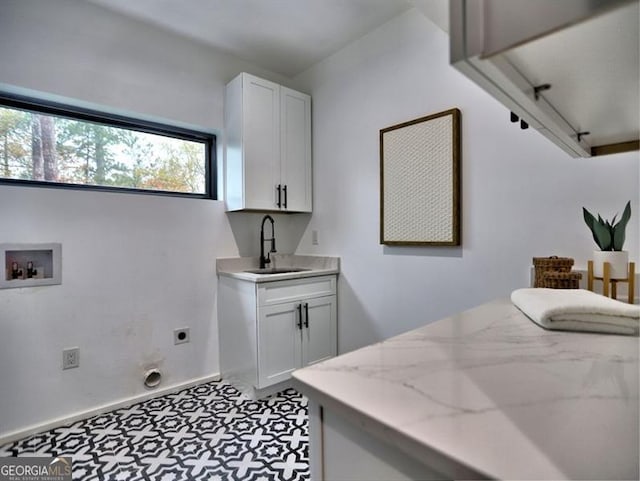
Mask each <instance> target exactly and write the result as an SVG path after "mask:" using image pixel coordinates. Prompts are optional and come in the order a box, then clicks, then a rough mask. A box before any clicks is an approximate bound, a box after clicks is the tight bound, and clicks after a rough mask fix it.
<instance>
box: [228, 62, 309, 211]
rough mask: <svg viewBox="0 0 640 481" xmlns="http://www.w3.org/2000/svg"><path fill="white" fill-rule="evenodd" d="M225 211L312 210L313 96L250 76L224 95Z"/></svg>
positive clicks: (233, 84) (242, 77) (244, 76)
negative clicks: (225, 142) (225, 143)
mask: <svg viewBox="0 0 640 481" xmlns="http://www.w3.org/2000/svg"><path fill="white" fill-rule="evenodd" d="M225 129H226V134H227V147H226V154H227V155H226V202H227V210H230V211H235V210H259V211H285V212H311V97H310V96H308V95H306V94H303V93H300V92H296V91H294V90H291V89H289V88H286V87H283V86H281V85H278V84H276V83H273V82H270V81H268V80H264V79H261V78H258V77H255V76H253V75H249V74H247V73H242V74H240V75H239V76H237V77H236V78H235V79H233V80H232V81H231V82H230V83H229V84H228V85H227V88H226V93H225Z"/></svg>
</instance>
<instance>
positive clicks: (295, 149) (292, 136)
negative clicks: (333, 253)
mask: <svg viewBox="0 0 640 481" xmlns="http://www.w3.org/2000/svg"><path fill="white" fill-rule="evenodd" d="M280 124H281V137H280V138H281V143H280V149H281V154H280V155H281V178H282V184H283V186H286V201H287V202H286V206H284V207H285V209H286V210H290V211H295V212H311V97H310V96H308V95H306V94H303V93H300V92H296V91H295V90H291V89H288V88H286V87H281V89H280ZM283 200H284V199H283Z"/></svg>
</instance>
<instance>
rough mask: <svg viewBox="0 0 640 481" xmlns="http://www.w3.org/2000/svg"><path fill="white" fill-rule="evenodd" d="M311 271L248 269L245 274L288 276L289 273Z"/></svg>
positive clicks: (279, 268) (281, 268)
mask: <svg viewBox="0 0 640 481" xmlns="http://www.w3.org/2000/svg"><path fill="white" fill-rule="evenodd" d="M310 270H311V269H305V268H302V267H265V268H264V269H248V270H246V271H244V272H248V273H249V274H269V275H271V274H288V273H289V272H303V271H310Z"/></svg>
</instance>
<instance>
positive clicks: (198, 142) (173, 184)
mask: <svg viewBox="0 0 640 481" xmlns="http://www.w3.org/2000/svg"><path fill="white" fill-rule="evenodd" d="M215 140H216V139H215V136H213V135H211V134H207V133H203V132H197V131H192V130H188V129H183V128H179V127H171V126H166V125H161V124H156V123H153V122H147V121H141V120H135V119H130V118H125V117H120V116H115V115H110V114H103V113H99V112H95V111H88V110H84V109H79V108H75V107H70V106H66V105H61V104H54V103H49V102H44V101H39V100H34V99H30V98H23V97H14V96H1V95H0V183H4V184H20V185H37V186H47V187H53V186H58V187H73V188H79V189H83V188H88V189H97V190H121V191H127V192H142V193H156V194H164V195H181V196H189V197H196V198H211V199H215V198H216V192H215V187H216V182H215V172H216V169H215Z"/></svg>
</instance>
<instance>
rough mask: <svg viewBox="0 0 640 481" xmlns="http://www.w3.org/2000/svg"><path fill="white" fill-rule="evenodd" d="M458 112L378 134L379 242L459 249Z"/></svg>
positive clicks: (428, 117) (459, 178)
mask: <svg viewBox="0 0 640 481" xmlns="http://www.w3.org/2000/svg"><path fill="white" fill-rule="evenodd" d="M460 117H461V113H460V110H459V109H457V108H454V109H450V110H445V111H444V112H438V113H436V114H432V115H428V116H426V117H421V118H419V119H415V120H410V121H408V122H403V123H401V124H398V125H393V126H391V127H387V128H385V129H382V130H380V244H385V245H397V246H403V245H406V246H459V245H461V222H460V221H461V196H460V187H461V165H460V164H461V158H460V143H461V141H460Z"/></svg>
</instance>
